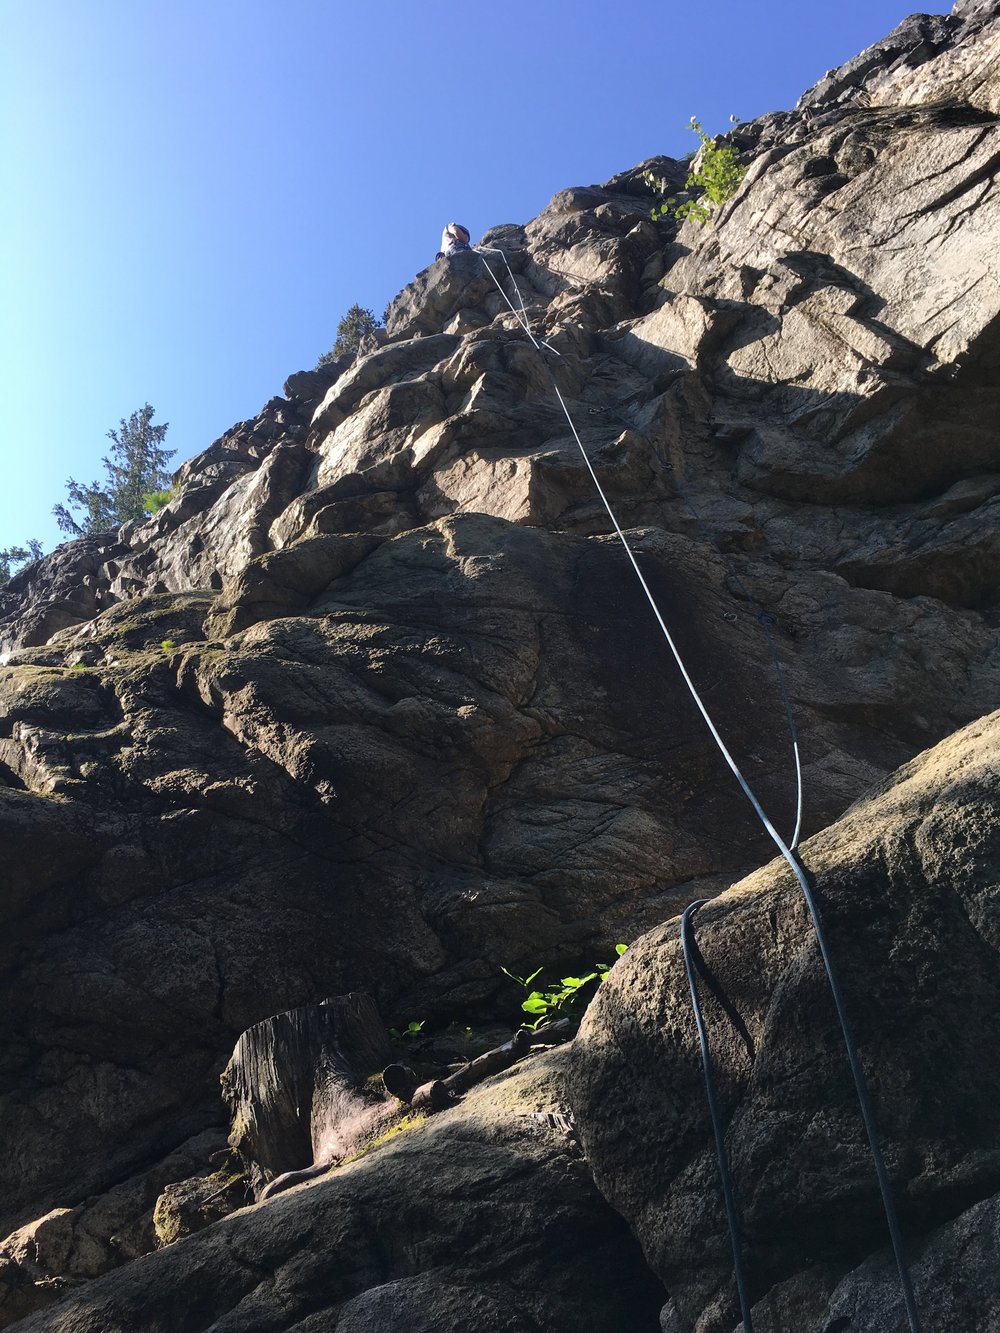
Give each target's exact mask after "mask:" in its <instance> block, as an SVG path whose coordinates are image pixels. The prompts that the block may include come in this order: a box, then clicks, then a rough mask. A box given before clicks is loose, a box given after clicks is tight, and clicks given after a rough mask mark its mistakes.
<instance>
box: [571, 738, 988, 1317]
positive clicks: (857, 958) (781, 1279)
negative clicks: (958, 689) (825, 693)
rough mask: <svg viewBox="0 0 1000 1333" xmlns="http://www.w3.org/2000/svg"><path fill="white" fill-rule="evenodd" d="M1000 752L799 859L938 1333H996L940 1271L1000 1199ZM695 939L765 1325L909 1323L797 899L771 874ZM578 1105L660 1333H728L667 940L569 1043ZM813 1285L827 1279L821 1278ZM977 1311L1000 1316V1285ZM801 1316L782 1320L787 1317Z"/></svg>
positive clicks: (678, 972)
mask: <svg viewBox="0 0 1000 1333" xmlns="http://www.w3.org/2000/svg"><path fill="white" fill-rule="evenodd" d="M998 742H1000V714H993V715H991V716H990V717H989V718H986V719H984V720H983V721H981V722H976V723H973V724H972V725H971V726H969V727H967V728H966V729H965V730H963V731H961V732H958V733H957V734H956V735H955V736H953V737H951V738H949V739H948V740H947V741H945V742H943V743H942V744H941V745H939V746H937V747H936V748H934V749H932V750H930V751H928V752H926V753H925V754H922V755H920V756H918V757H917V758H916V759H914V760H913V761H912V762H911V763H909V764H907V765H905V766H904V767H903V768H902V769H901V770H900V772H899V773H898V774H896V775H895V776H894V777H893V779H891V780H890V781H889V782H887V783H886V784H885V785H884V786H883V787H882V788H881V789H879V790H877V791H876V792H874V793H873V794H872V795H871V796H869V797H867V798H866V799H864V800H863V801H861V802H859V803H858V804H857V805H855V806H853V807H852V808H851V809H850V810H848V811H847V813H846V814H845V815H844V816H843V818H842V819H841V820H839V821H838V822H837V823H836V824H834V825H833V826H832V827H831V828H830V829H828V830H826V831H825V832H824V833H822V834H820V835H818V836H817V837H815V838H813V839H811V840H810V841H808V842H807V843H806V844H805V845H804V848H803V859H804V861H805V864H806V865H807V866H808V867H809V869H810V870H811V871H812V873H813V875H814V876H815V878H816V881H817V885H818V890H817V896H818V900H819V904H820V911H821V915H822V919H823V923H824V927H825V929H826V932H827V934H828V937H829V947H830V951H831V954H832V957H833V958H834V960H835V965H836V968H837V971H838V974H839V976H840V979H841V982H842V985H843V989H844V993H845V998H846V1004H847V1009H848V1013H849V1017H850V1021H851V1024H852V1027H853V1029H854V1032H855V1036H856V1040H857V1044H858V1048H859V1051H860V1057H861V1061H862V1064H863V1066H864V1069H865V1070H866V1075H867V1079H868V1082H869V1085H870V1088H871V1094H872V1101H873V1103H874V1107H875V1114H876V1119H877V1123H878V1129H879V1133H880V1137H881V1142H882V1148H883V1152H884V1155H885V1159H886V1165H887V1168H888V1172H889V1176H890V1179H891V1182H892V1188H893V1193H894V1196H895V1199H896V1204H897V1207H898V1210H899V1214H900V1220H901V1224H902V1227H903V1230H904V1233H905V1234H906V1236H907V1238H908V1243H909V1245H910V1247H911V1248H912V1249H913V1250H914V1253H915V1255H916V1256H917V1261H916V1267H915V1269H914V1277H915V1284H916V1295H917V1299H918V1304H920V1306H921V1307H922V1308H923V1309H924V1310H925V1321H926V1325H927V1327H930V1328H948V1327H970V1328H971V1327H986V1326H988V1321H985V1316H984V1315H983V1313H982V1311H983V1307H982V1306H981V1305H979V1302H978V1300H977V1302H976V1305H977V1308H978V1309H979V1310H980V1316H981V1320H982V1321H977V1320H976V1319H971V1320H970V1321H969V1322H967V1323H964V1322H962V1321H959V1322H958V1323H953V1322H951V1321H950V1314H951V1313H952V1312H953V1311H954V1310H955V1308H956V1304H955V1302H956V1294H955V1292H956V1284H955V1283H952V1282H949V1283H946V1284H945V1285H944V1286H943V1287H942V1286H941V1285H940V1284H939V1283H938V1281H937V1275H938V1273H939V1271H940V1268H941V1266H942V1264H943V1263H944V1256H945V1255H948V1254H952V1255H953V1254H954V1253H955V1246H956V1244H957V1237H958V1236H959V1235H961V1234H966V1233H967V1231H968V1227H969V1223H968V1222H967V1221H966V1220H963V1221H962V1222H961V1223H960V1224H952V1219H954V1218H955V1217H956V1216H957V1215H958V1214H960V1213H963V1212H965V1210H967V1209H970V1208H972V1207H974V1206H977V1205H979V1206H981V1207H983V1208H985V1213H984V1216H988V1217H992V1212H990V1209H991V1208H995V1200H993V1201H992V1202H991V1203H990V1204H989V1206H986V1204H985V1202H984V1201H986V1200H991V1199H992V1196H994V1195H996V1194H997V1192H998V1190H1000V1154H998V1153H997V1151H996V1150H995V1148H994V1147H993V1146H992V1145H993V1144H994V1143H995V1142H996V1138H997V1133H998V1130H1000V1122H998V1115H1000V1111H998V1108H1000V1060H997V1059H994V1058H993V1057H992V1055H991V1051H992V1047H993V1042H992V1038H991V1035H990V1034H991V1033H992V1032H993V1030H994V1028H995V1025H996V1023H997V1022H998V1020H1000V964H998V958H997V952H998V947H1000V923H998V920H997V917H996V912H995V910H994V908H993V903H994V900H995V897H996V890H997V865H998V864H1000V820H998V814H1000V782H998V779H997V772H996V763H995V757H996V753H997V745H998ZM695 921H696V923H697V928H696V938H697V944H698V949H699V951H700V953H701V955H702V956H703V958H704V960H705V966H706V971H707V973H708V974H710V976H711V978H712V981H711V986H712V990H711V992H710V991H709V988H708V987H707V986H705V985H704V984H703V985H702V987H701V989H702V990H703V992H704V1002H705V1005H706V1009H707V1016H708V1025H709V1041H710V1046H711V1053H712V1059H713V1064H714V1071H715V1077H716V1080H717V1083H718V1087H719V1093H720V1097H721V1100H722V1103H723V1108H724V1116H725V1126H726V1147H727V1152H728V1155H729V1159H730V1162H731V1166H732V1171H733V1176H734V1180H735V1188H736V1191H737V1194H738V1198H739V1207H740V1214H741V1226H742V1229H743V1233H744V1261H745V1265H746V1268H747V1272H748V1282H749V1284H750V1290H751V1297H752V1299H753V1300H754V1301H757V1302H762V1319H763V1312H767V1311H769V1310H770V1311H771V1312H772V1313H771V1315H770V1316H769V1317H770V1319H771V1326H772V1327H774V1328H778V1327H786V1328H787V1327H791V1326H797V1327H827V1326H828V1325H827V1324H825V1323H824V1322H823V1321H824V1317H825V1318H827V1319H832V1318H834V1317H835V1316H836V1317H841V1316H844V1317H846V1316H847V1315H850V1317H851V1319H852V1320H853V1321H854V1323H853V1324H852V1325H851V1326H852V1327H853V1326H857V1327H859V1328H865V1329H869V1328H871V1329H876V1328H877V1329H882V1328H885V1329H886V1330H888V1329H890V1328H891V1329H896V1328H899V1327H902V1325H901V1324H900V1323H899V1319H900V1313H899V1311H900V1300H901V1298H900V1295H899V1289H898V1285H897V1286H896V1287H895V1290H893V1281H892V1276H891V1274H890V1272H889V1270H888V1267H887V1264H886V1263H885V1262H884V1261H883V1260H882V1259H881V1257H880V1254H879V1252H880V1251H881V1250H882V1249H883V1247H884V1246H885V1245H886V1244H887V1234H886V1231H885V1223H884V1219H883V1217H882V1216H881V1210H880V1206H879V1200H878V1194H877V1189H876V1181H875V1175H874V1169H873V1166H872V1161H871V1156H870V1153H869V1151H868V1145H867V1140H866V1138H865V1134H864V1130H863V1127H862V1123H861V1119H860V1116H859V1113H858V1108H857V1103H856V1101H855V1096H854V1089H853V1084H852V1082H851V1078H850V1072H849V1069H848V1065H847V1059H846V1055H845V1051H844V1044H843V1040H842V1035H841V1032H840V1028H839V1025H838V1022H837V1018H836V1013H835V1011H834V1008H833V1003H832V1000H831V996H830V992H829V988H828V986H827V983H826V978H825V975H824V972H823V967H822V963H821V961H820V957H819V953H818V949H817V944H816V937H815V932H814V930H813V927H812V924H811V922H810V919H809V916H808V914H807V911H806V908H805V905H804V900H803V898H802V895H801V892H800V890H799V888H798V885H797V883H796V882H795V880H794V879H793V877H792V876H791V874H790V872H789V871H788V868H787V867H786V866H785V863H784V862H783V861H782V862H778V863H775V864H772V865H770V866H768V867H766V868H765V869H763V870H761V871H759V872H757V873H756V874H754V875H752V876H751V877H750V878H748V879H746V880H744V881H742V882H741V883H739V884H737V885H735V886H734V888H733V889H732V890H731V891H729V892H728V893H725V894H723V895H721V896H720V897H718V898H716V899H715V900H714V901H713V902H712V903H711V904H710V906H708V907H705V908H703V909H702V910H701V912H700V913H699V914H698V915H697V916H696V918H695ZM716 994H718V995H719V996H721V997H723V998H724V999H725V1001H726V1004H727V1006H728V1007H727V1008H723V1006H722V1005H721V1004H720V1003H718V1002H717V1000H716V999H715V998H714V997H715V995H716ZM734 1012H735V1014H736V1015H738V1020H739V1021H738V1022H737V1021H736V1020H735V1019H734V1018H733V1013H734ZM570 1095H571V1100H572V1104H573V1106H574V1109H575V1112H576V1115H577V1120H578V1124H579V1128H580V1134H581V1139H582V1142H583V1145H584V1148H585V1151H586V1153H587V1156H588V1160H589V1162H590V1164H591V1167H592V1169H593V1171H594V1176H595V1179H596V1181H597V1183H598V1185H599V1187H600V1188H601V1190H602V1192H603V1193H604V1194H605V1196H606V1197H607V1198H608V1199H609V1200H610V1202H611V1203H612V1204H613V1205H614V1206H615V1208H616V1209H617V1210H618V1211H619V1212H621V1213H622V1214H623V1215H624V1216H625V1217H626V1218H627V1220H628V1221H629V1224H630V1225H631V1226H632V1228H633V1230H634V1231H635V1233H636V1235H637V1236H638V1237H639V1240H640V1241H641V1243H642V1246H643V1250H644V1252H645V1254H646V1257H647V1259H648V1260H649V1262H650V1264H651V1266H652V1267H653V1269H654V1271H655V1272H656V1273H657V1274H658V1275H659V1276H660V1277H661V1279H662V1280H663V1282H664V1284H665V1285H666V1286H667V1288H668V1290H669V1291H670V1293H671V1309H670V1318H669V1320H667V1321H666V1323H665V1327H667V1328H669V1329H671V1330H677V1333H681V1331H683V1333H687V1331H688V1330H690V1329H695V1328H696V1329H697V1330H699V1333H730V1330H731V1329H732V1328H733V1325H734V1323H735V1322H736V1321H737V1320H738V1317H739V1312H738V1309H737V1310H735V1311H734V1303H733V1288H732V1278H731V1272H730V1269H731V1258H730V1256H729V1253H728V1245H729V1242H728V1235H727V1232H726V1224H725V1216H724V1213H723V1208H722V1199H721V1191H720V1187H719V1184H718V1167H717V1164H716V1158H715V1151H714V1145H713V1141H712V1131H711V1126H710V1123H709V1120H708V1114H707V1109H706V1105H705V1098H704V1090H703V1086H702V1069H701V1061H700V1059H699V1056H698V1048H697V1036H696V1033H695V1028H694V1022H693V1019H692V1015H691V1002H690V997H689V995H688V992H687V985H686V982H685V978H684V963H683V959H682V954H681V949H680V945H679V941H678V929H677V922H676V921H671V922H668V923H666V924H664V925H663V926H661V927H659V928H658V929H657V930H655V931H653V932H651V933H650V934H648V935H646V936H644V937H643V938H642V939H641V940H639V941H637V942H636V943H635V944H634V945H633V946H632V947H631V948H630V950H629V952H628V953H627V954H626V955H625V957H624V959H623V960H622V961H621V962H620V963H619V964H618V965H617V966H616V967H615V968H614V969H613V971H612V973H611V974H610V975H609V977H608V979H607V981H606V982H605V983H604V985H603V986H602V987H601V989H600V991H599V993H598V996H597V998H596V1000H595V1001H594V1003H593V1004H592V1005H591V1007H590V1009H589V1010H588V1012H587V1015H586V1017H585V1019H584V1022H583V1025H582V1026H581V1030H580V1035H579V1037H578V1038H577V1041H576V1043H575V1046H574V1059H573V1066H572V1076H571V1094H570ZM942 1228H943V1230H942ZM863 1262H867V1264H868V1267H866V1268H864V1269H862V1270H859V1271H857V1272H854V1271H853V1270H855V1269H858V1266H859V1265H861V1264H862V1263H863ZM816 1269H819V1270H821V1273H820V1276H822V1275H823V1274H825V1275H826V1276H825V1280H824V1281H820V1280H819V1278H818V1277H814V1278H813V1280H812V1281H809V1280H807V1279H809V1278H810V1276H811V1275H812V1274H813V1270H816ZM849 1274H850V1276H848V1275H849ZM791 1284H795V1289H794V1299H793V1297H792V1296H791V1295H790V1294H789V1290H790V1285H791ZM994 1286H995V1284H994ZM834 1287H835V1290H834V1291H833V1292H832V1294H831V1288H834ZM983 1299H984V1300H985V1301H995V1299H996V1295H995V1290H994V1288H993V1287H991V1286H989V1285H988V1286H987V1290H986V1292H984V1294H983ZM827 1302H829V1308H828V1309H827ZM960 1303H961V1302H959V1304H960ZM791 1308H794V1309H795V1310H796V1312H797V1313H796V1318H795V1320H794V1321H793V1322H792V1323H786V1324H784V1325H780V1324H777V1323H774V1322H773V1321H774V1319H775V1318H776V1315H775V1313H774V1312H776V1311H787V1310H788V1309H791ZM824 1311H826V1314H825V1315H824V1313H823V1312H824ZM780 1317H781V1318H782V1319H787V1318H789V1316H788V1314H787V1313H784V1314H782V1315H781V1316H780ZM755 1323H756V1321H755ZM762 1326H764V1327H767V1326H768V1322H767V1320H766V1319H765V1320H764V1322H763V1325H762ZM837 1326H838V1327H839V1325H837ZM845 1327H846V1325H845Z"/></svg>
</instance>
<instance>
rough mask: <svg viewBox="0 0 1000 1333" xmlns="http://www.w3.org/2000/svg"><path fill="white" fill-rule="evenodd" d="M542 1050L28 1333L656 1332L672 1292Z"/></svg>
mask: <svg viewBox="0 0 1000 1333" xmlns="http://www.w3.org/2000/svg"><path fill="white" fill-rule="evenodd" d="M563 1078H564V1074H563V1060H562V1059H561V1058H560V1055H559V1053H555V1054H550V1055H548V1056H540V1057H535V1061H534V1063H533V1064H532V1065H531V1066H529V1068H527V1069H525V1070H517V1071H511V1072H510V1073H508V1074H505V1075H500V1076H499V1077H498V1078H497V1079H496V1080H494V1082H493V1083H492V1084H491V1085H490V1086H489V1087H488V1088H487V1087H483V1088H481V1089H479V1090H477V1091H476V1092H474V1093H473V1094H471V1095H470V1096H469V1098H468V1100H467V1102H466V1104H465V1105H464V1107H463V1108H462V1109H460V1110H456V1111H453V1112H450V1113H449V1114H448V1115H447V1116H441V1117H438V1118H434V1119H431V1120H428V1121H419V1120H418V1121H414V1122H411V1123H409V1124H405V1125H404V1126H403V1127H401V1128H400V1129H399V1130H398V1131H397V1132H396V1133H395V1134H394V1135H393V1136H392V1138H391V1139H390V1141H388V1142H386V1143H385V1144H384V1145H383V1146H382V1147H381V1149H380V1150H379V1151H378V1152H377V1153H371V1154H369V1155H367V1156H364V1157H362V1158H361V1159H360V1160H358V1161H356V1162H354V1163H353V1164H351V1165H347V1166H344V1167H342V1168H341V1169H340V1170H339V1171H337V1172H335V1173H333V1174H331V1175H330V1176H328V1177H326V1178H324V1179H322V1180H319V1181H316V1182H313V1183H311V1184H308V1185H304V1186H300V1187H299V1188H297V1189H293V1190H291V1191H290V1192H288V1193H286V1194H282V1195H279V1196H278V1197H277V1198H275V1199H271V1200H268V1201H267V1202H265V1203H263V1204H259V1205H258V1206H257V1207H256V1208H254V1209H251V1210H244V1211H241V1212H237V1213H233V1214H232V1215H231V1216H230V1217H228V1218H225V1219H223V1220H222V1221H220V1222H217V1223H216V1224H215V1225H214V1226H212V1227H210V1228H209V1229H208V1230H207V1231H203V1232H200V1233H199V1234H198V1235H195V1236H192V1237H190V1238H188V1239H187V1240H184V1241H182V1242H180V1243H179V1244H177V1245H172V1246H170V1247H169V1248H167V1249H165V1250H161V1251H159V1252H158V1253H157V1254H155V1255H152V1256H150V1257H149V1258H147V1259H145V1260H144V1261H143V1262H142V1264H141V1265H134V1266H131V1267H128V1268H125V1269H123V1270H120V1271H119V1272H117V1273H112V1274H109V1275H108V1276H106V1277H105V1278H103V1279H101V1280H100V1281H98V1282H95V1283H92V1284H91V1285H90V1286H88V1287H87V1288H86V1290H85V1291H83V1292H81V1293H79V1295H78V1296H76V1297H70V1298H68V1299H66V1300H64V1301H63V1302H62V1303H61V1304H59V1305H57V1306H55V1307H53V1308H52V1309H51V1310H48V1311H43V1312H41V1313H39V1314H37V1315H35V1316H33V1317H32V1318H29V1319H26V1320H24V1321H23V1322H22V1323H21V1324H20V1325H19V1329H18V1333H22V1331H23V1333H40V1330H42V1329H48V1330H51V1331H52V1333H56V1330H58V1331H59V1333H84V1331H85V1330H86V1331H87V1333H145V1331H146V1330H149V1333H152V1331H153V1330H154V1329H161V1328H170V1329H171V1330H176V1333H186V1331H187V1330H191V1331H192V1333H193V1330H195V1329H205V1328H207V1327H209V1326H210V1325H212V1324H214V1325H215V1326H216V1327H218V1328H220V1329H221V1328H223V1327H226V1326H229V1327H233V1328H235V1327H244V1328H274V1327H284V1328H293V1327H295V1328H302V1329H305V1328H317V1329H318V1328H342V1329H345V1330H346V1329H352V1330H359V1331H360V1330H362V1329H363V1330H371V1333H375V1331H376V1330H379V1331H380V1330H383V1329H389V1328H406V1329H412V1330H414V1333H417V1331H418V1330H420V1331H421V1333H445V1331H446V1330H451V1331H452V1333H459V1331H460V1330H461V1331H463V1333H464V1330H467V1329H471V1328H482V1329H486V1328H490V1329H493V1328H495V1329H510V1330H511V1331H512V1333H521V1331H522V1330H523V1331H524V1333H527V1331H528V1330H529V1329H534V1328H539V1327H544V1326H549V1325H554V1324H556V1323H562V1322H563V1321H571V1322H573V1323H575V1324H576V1325H577V1326H578V1327H580V1328H587V1329H593V1330H595V1333H620V1330H622V1329H623V1328H628V1329H643V1328H655V1325H656V1312H657V1309H658V1308H659V1305H660V1304H661V1303H662V1300H663V1291H662V1288H661V1287H660V1285H659V1283H658V1282H656V1281H655V1279H653V1278H652V1277H651V1275H650V1274H649V1272H648V1270H646V1269H645V1268H644V1266H643V1264H642V1261H641V1258H640V1257H639V1255H638V1253H637V1251H636V1249H635V1245H634V1242H633V1241H632V1238H631V1236H630V1235H629V1234H628V1231H627V1229H626V1227H625V1225H624V1223H622V1222H621V1220H620V1219H619V1218H616V1217H615V1215H614V1214H613V1213H612V1212H611V1210H610V1209H609V1208H608V1205H607V1204H606V1203H605V1202H604V1200H603V1199H602V1198H601V1197H600V1195H599V1194H598V1193H597V1191H596V1190H595V1189H594V1187H593V1185H592V1183H591V1181H590V1178H589V1175H588V1173H587V1169H586V1166H585V1164H584V1162H583V1160H582V1159H581V1157H580V1154H579V1150H578V1149H577V1148H576V1147H575V1146H574V1144H573V1142H572V1141H571V1140H570V1139H568V1138H567V1136H566V1134H565V1133H564V1132H563V1131H562V1130H561V1129H559V1128H553V1126H552V1125H551V1124H550V1123H549V1120H550V1118H551V1119H553V1120H555V1119H557V1114H553V1113H558V1111H559V1108H560V1107H561V1105H562V1097H563V1091H562V1085H563Z"/></svg>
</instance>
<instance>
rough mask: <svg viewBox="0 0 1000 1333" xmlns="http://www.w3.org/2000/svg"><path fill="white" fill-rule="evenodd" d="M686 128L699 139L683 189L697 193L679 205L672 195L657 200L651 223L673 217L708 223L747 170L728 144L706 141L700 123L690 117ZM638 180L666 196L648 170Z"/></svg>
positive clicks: (661, 182) (658, 179)
mask: <svg viewBox="0 0 1000 1333" xmlns="http://www.w3.org/2000/svg"><path fill="white" fill-rule="evenodd" d="M729 119H730V120H731V121H732V122H733V124H736V123H737V120H736V117H735V116H730V117H729ZM688 128H689V129H690V130H691V131H692V133H694V134H697V136H698V138H699V139H700V140H701V150H700V151H699V152H698V153H697V154H696V155H695V157H694V158H693V159H692V162H691V169H690V171H689V172H688V176H687V180H686V181H685V182H684V188H685V189H686V190H700V191H701V193H700V194H699V195H698V196H697V197H696V198H692V199H685V200H684V201H683V203H680V204H679V203H678V202H677V200H676V199H675V198H674V197H673V196H672V195H671V196H669V197H665V198H661V202H660V203H658V204H655V205H654V206H653V208H652V210H651V212H650V216H651V217H652V218H653V219H654V220H656V219H659V218H664V217H675V218H680V219H681V220H682V221H683V220H684V219H685V218H691V219H692V221H694V222H698V223H705V222H710V221H711V219H712V214H713V213H714V212H715V210H716V209H717V208H721V207H722V205H723V204H724V203H725V202H726V201H727V200H728V199H731V198H732V197H733V195H734V194H735V193H736V191H737V189H738V188H739V185H740V182H741V181H742V179H743V177H744V176H745V175H746V174H747V169H746V167H745V166H743V165H742V163H741V162H740V159H739V155H738V153H737V152H736V149H735V148H734V147H733V146H732V144H728V143H717V142H716V141H715V140H714V139H712V138H710V136H709V135H707V134H706V133H705V131H704V129H703V128H702V126H701V122H700V121H699V120H697V119H696V117H694V116H692V117H691V121H690V123H689V125H688ZM642 177H643V180H644V181H645V182H646V184H647V185H648V186H649V187H650V189H651V190H654V191H655V192H656V193H657V194H659V195H661V196H666V194H667V190H668V188H669V187H668V185H667V182H666V181H665V180H664V179H663V178H662V177H661V176H654V175H653V173H652V172H651V171H644V172H643V173H642Z"/></svg>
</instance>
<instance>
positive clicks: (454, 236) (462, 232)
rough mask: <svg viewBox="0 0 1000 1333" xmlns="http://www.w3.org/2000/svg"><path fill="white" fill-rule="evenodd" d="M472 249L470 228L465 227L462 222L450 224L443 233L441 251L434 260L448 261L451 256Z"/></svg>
mask: <svg viewBox="0 0 1000 1333" xmlns="http://www.w3.org/2000/svg"><path fill="white" fill-rule="evenodd" d="M471 248H472V247H471V246H470V245H469V229H468V227H463V226H462V224H461V223H460V222H449V223H448V225H447V227H445V229H444V231H443V232H442V233H441V249H440V250H439V251H438V252H437V254H436V255H435V256H434V258H435V259H446V258H447V257H448V256H449V255H457V254H458V253H459V251H460V250H469V249H471Z"/></svg>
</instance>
